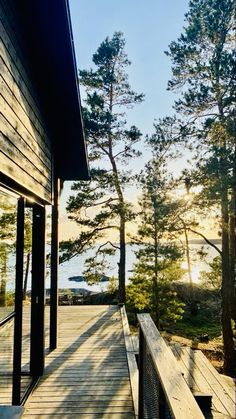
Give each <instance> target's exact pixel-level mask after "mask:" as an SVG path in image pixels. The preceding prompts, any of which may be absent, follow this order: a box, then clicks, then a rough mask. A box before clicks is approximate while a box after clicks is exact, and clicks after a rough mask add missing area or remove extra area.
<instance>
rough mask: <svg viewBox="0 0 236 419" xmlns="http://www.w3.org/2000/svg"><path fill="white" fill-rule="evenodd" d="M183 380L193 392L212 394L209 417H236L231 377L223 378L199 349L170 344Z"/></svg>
mask: <svg viewBox="0 0 236 419" xmlns="http://www.w3.org/2000/svg"><path fill="white" fill-rule="evenodd" d="M171 349H172V351H173V353H174V355H175V357H176V359H177V361H178V365H179V367H180V370H181V372H182V374H183V377H184V379H185V381H186V382H187V384H188V386H189V387H190V389H191V390H192V392H193V393H194V394H209V395H211V396H212V410H211V413H210V414H209V416H207V417H209V418H214V419H223V418H233V419H235V418H236V404H235V401H236V393H235V384H234V383H233V379H228V382H227V379H225V377H224V376H221V375H220V374H219V373H218V372H217V371H216V369H215V368H214V367H213V366H212V365H211V363H210V362H209V361H208V359H207V358H206V357H205V355H204V354H203V353H202V352H201V351H200V350H194V349H191V348H189V347H180V346H179V345H176V344H175V345H171Z"/></svg>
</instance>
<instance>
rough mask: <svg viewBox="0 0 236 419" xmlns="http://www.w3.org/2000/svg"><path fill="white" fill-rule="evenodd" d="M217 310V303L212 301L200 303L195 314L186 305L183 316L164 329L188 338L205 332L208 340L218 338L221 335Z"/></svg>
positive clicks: (193, 337)
mask: <svg viewBox="0 0 236 419" xmlns="http://www.w3.org/2000/svg"><path fill="white" fill-rule="evenodd" d="M219 312H220V310H219V306H218V304H217V303H215V302H214V303H213V302H212V301H205V302H204V303H202V304H201V305H200V308H199V310H198V313H197V314H195V315H193V314H191V312H190V309H189V308H188V307H186V309H185V313H184V315H183V318H182V319H181V320H179V321H177V322H176V323H172V324H171V325H169V326H168V327H167V328H166V331H167V332H169V333H172V334H175V335H179V336H182V337H186V338H188V339H196V338H199V337H200V336H203V335H206V334H207V335H208V336H209V339H210V340H212V339H215V338H218V337H219V336H220V335H221V324H220V315H219Z"/></svg>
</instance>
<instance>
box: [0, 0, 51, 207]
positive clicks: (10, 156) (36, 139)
mask: <svg viewBox="0 0 236 419" xmlns="http://www.w3.org/2000/svg"><path fill="white" fill-rule="evenodd" d="M10 3H11V2H10ZM10 3H9V4H10ZM6 4H7V2H5V1H4V0H0V171H1V172H2V173H4V174H5V175H7V176H9V177H10V178H11V179H13V180H14V181H16V182H17V183H19V184H20V185H21V186H23V187H25V188H26V189H27V190H29V191H30V192H32V193H34V194H35V195H37V196H38V197H40V198H42V199H43V200H45V201H47V202H50V201H51V150H50V140H49V137H48V133H47V130H46V128H45V123H44V120H43V116H42V114H41V112H40V106H39V104H38V100H37V95H36V92H35V87H34V85H33V82H32V80H31V77H30V71H29V70H28V66H27V60H26V58H25V57H24V50H23V48H22V46H21V42H20V34H19V33H18V27H19V26H18V22H17V16H16V15H15V14H14V10H13V9H12V8H10V7H9V8H8V9H7V6H6ZM42 65H43V63H42Z"/></svg>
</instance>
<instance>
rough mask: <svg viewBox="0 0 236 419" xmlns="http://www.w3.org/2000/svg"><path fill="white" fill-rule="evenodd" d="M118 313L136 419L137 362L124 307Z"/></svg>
mask: <svg viewBox="0 0 236 419" xmlns="http://www.w3.org/2000/svg"><path fill="white" fill-rule="evenodd" d="M120 313H121V320H122V325H123V332H124V340H125V347H126V355H127V361H128V367H129V375H130V385H131V391H132V398H133V406H134V415H135V418H137V417H138V366H137V362H136V358H135V351H134V348H133V342H132V337H131V333H130V328H129V322H128V318H127V314H126V310H125V306H124V305H123V306H122V307H121V308H120Z"/></svg>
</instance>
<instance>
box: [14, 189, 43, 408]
mask: <svg viewBox="0 0 236 419" xmlns="http://www.w3.org/2000/svg"><path fill="white" fill-rule="evenodd" d="M25 206H26V202H25V198H22V197H21V198H19V200H18V209H17V239H16V289H15V322H14V350H13V386H12V404H13V405H21V404H24V402H25V400H26V399H27V397H28V395H29V394H30V392H31V391H32V389H33V388H34V386H35V384H36V383H37V381H38V379H39V377H40V376H41V375H42V374H43V372H44V358H45V342H44V307H45V236H46V217H45V207H44V206H41V205H39V204H36V203H33V204H32V205H31V206H32V208H33V225H32V289H31V326H30V335H31V336H30V370H29V375H30V376H31V377H32V380H31V383H30V385H29V386H28V388H27V389H26V391H25V393H24V394H23V395H22V394H21V378H22V375H23V374H22V371H21V360H22V322H23V274H24V220H25ZM24 375H25V373H24Z"/></svg>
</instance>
